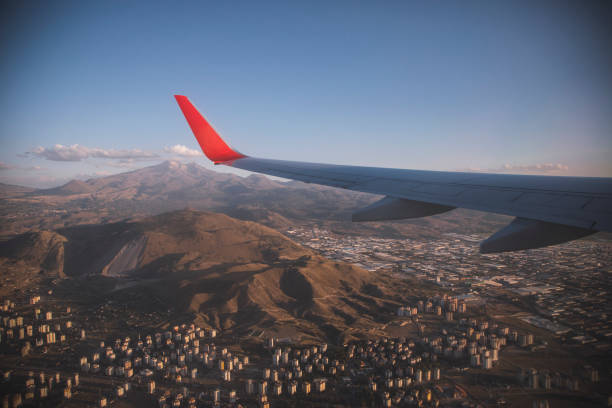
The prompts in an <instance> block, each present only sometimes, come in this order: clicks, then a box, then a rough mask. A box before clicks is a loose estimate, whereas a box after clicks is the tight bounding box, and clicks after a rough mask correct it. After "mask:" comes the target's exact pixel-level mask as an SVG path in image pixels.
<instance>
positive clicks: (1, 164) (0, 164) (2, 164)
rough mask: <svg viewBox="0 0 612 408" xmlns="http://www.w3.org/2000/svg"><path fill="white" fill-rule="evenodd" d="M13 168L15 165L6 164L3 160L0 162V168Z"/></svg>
mask: <svg viewBox="0 0 612 408" xmlns="http://www.w3.org/2000/svg"><path fill="white" fill-rule="evenodd" d="M13 168H15V166H13V165H12V164H8V163H5V162H0V170H10V169H13Z"/></svg>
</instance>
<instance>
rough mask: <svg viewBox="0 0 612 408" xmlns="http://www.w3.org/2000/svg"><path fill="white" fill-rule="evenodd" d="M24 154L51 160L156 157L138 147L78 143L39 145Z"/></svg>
mask: <svg viewBox="0 0 612 408" xmlns="http://www.w3.org/2000/svg"><path fill="white" fill-rule="evenodd" d="M26 154H28V155H32V156H36V157H40V158H43V159H47V160H52V161H81V160H84V159H87V158H89V157H94V158H101V159H142V158H156V157H158V155H157V154H155V153H152V152H146V151H144V150H140V149H130V150H114V149H110V150H106V149H99V148H90V147H86V146H81V145H78V144H74V145H70V146H64V145H61V144H56V145H55V146H53V147H42V146H39V147H37V148H36V149H34V150H33V151H31V152H26Z"/></svg>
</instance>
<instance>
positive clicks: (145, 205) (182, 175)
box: [0, 161, 510, 238]
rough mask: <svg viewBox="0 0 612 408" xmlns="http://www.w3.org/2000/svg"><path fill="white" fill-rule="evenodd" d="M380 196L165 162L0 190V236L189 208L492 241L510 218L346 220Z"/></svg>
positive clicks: (454, 215) (285, 222) (357, 230)
mask: <svg viewBox="0 0 612 408" xmlns="http://www.w3.org/2000/svg"><path fill="white" fill-rule="evenodd" d="M378 198H380V197H378V196H374V195H370V194H364V193H356V192H352V191H347V190H342V189H336V188H331V187H324V186H318V185H313V184H306V183H301V182H281V181H275V180H271V179H269V178H267V177H265V176H261V175H250V176H248V177H240V176H237V175H233V174H228V173H219V172H215V171H212V170H208V169H205V168H203V167H201V166H199V165H197V164H195V163H190V164H184V163H181V162H178V161H166V162H163V163H161V164H158V165H154V166H150V167H145V168H142V169H139V170H135V171H131V172H126V173H121V174H117V175H112V176H107V177H101V178H92V179H89V180H86V181H81V180H72V181H70V182H68V183H66V184H65V185H62V186H59V187H55V188H51V189H30V188H26V187H20V186H9V185H0V222H1V223H2V226H3V228H2V231H1V234H2V235H4V236H10V235H14V234H18V233H23V232H26V231H32V230H54V229H57V228H62V227H66V226H73V225H82V224H96V223H108V222H114V221H119V220H123V219H128V218H132V217H142V216H147V215H155V214H160V213H163V212H167V211H173V210H179V209H185V208H191V209H197V210H206V211H215V212H221V213H225V214H227V215H230V216H232V217H236V218H239V219H242V220H250V221H256V222H260V223H262V224H265V225H267V226H270V227H272V228H276V229H278V230H284V229H287V228H288V227H290V226H293V225H299V224H307V225H318V226H323V227H327V228H330V229H333V230H337V231H339V232H342V233H348V234H370V235H377V236H393V237H396V238H398V237H402V236H412V237H414V236H422V237H424V238H435V237H436V236H439V233H440V232H460V233H483V234H486V233H491V232H493V231H495V230H496V229H497V228H499V227H500V226H502V225H504V224H505V223H507V222H508V220H509V219H510V218H509V217H505V216H501V215H495V214H487V213H480V212H475V211H469V210H454V211H451V212H449V213H447V214H442V215H438V216H433V217H427V218H423V219H417V220H408V221H394V222H382V223H361V224H358V223H351V222H350V216H351V214H352V213H353V212H354V211H356V210H358V209H360V208H363V207H365V206H367V205H369V204H370V203H372V202H374V201H375V200H377V199H378Z"/></svg>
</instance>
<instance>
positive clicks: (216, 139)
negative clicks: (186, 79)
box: [174, 95, 246, 164]
mask: <svg viewBox="0 0 612 408" xmlns="http://www.w3.org/2000/svg"><path fill="white" fill-rule="evenodd" d="M174 97H175V98H176V102H177V103H178V105H179V107H180V108H181V110H182V111H183V115H185V119H187V123H189V127H191V130H192V131H193V134H194V135H195V137H196V139H197V141H198V143H199V144H200V147H201V148H202V151H203V152H204V154H205V155H206V157H208V158H209V159H210V160H211V161H213V162H215V164H217V163H222V162H226V161H231V160H236V159H242V158H244V157H246V156H245V155H243V154H241V153H238V152H237V151H235V150H232V148H231V147H229V146H228V145H227V143H225V142H224V141H223V139H221V136H219V134H218V133H217V132H216V131H215V129H213V127H212V126H210V124H209V123H208V122H207V121H206V119H204V116H202V114H201V113H200V112H198V110H197V109H196V107H195V106H193V105H192V104H191V102H190V101H189V98H187V97H186V96H182V95H174Z"/></svg>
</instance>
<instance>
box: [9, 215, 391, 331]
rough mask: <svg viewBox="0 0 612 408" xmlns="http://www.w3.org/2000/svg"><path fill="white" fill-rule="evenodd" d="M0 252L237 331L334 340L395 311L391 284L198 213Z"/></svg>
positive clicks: (37, 240)
mask: <svg viewBox="0 0 612 408" xmlns="http://www.w3.org/2000/svg"><path fill="white" fill-rule="evenodd" d="M0 255H1V256H2V258H0V262H5V263H6V262H9V263H11V264H12V265H23V267H24V268H25V267H26V266H27V267H35V266H36V267H38V268H39V269H41V270H45V271H47V272H48V273H53V276H55V277H67V278H69V280H70V279H76V280H77V281H78V282H81V283H82V284H87V282H89V281H90V280H91V281H92V282H95V281H96V279H98V278H95V277H105V279H107V280H108V279H115V280H116V282H117V284H116V285H111V287H113V286H114V287H115V289H114V290H112V291H111V292H109V293H106V294H103V296H102V297H103V299H104V300H105V301H106V300H108V299H110V298H112V299H115V300H117V301H119V302H121V303H124V302H134V301H135V300H134V299H139V298H142V299H143V300H142V301H141V302H140V304H138V305H134V306H135V307H141V308H143V309H150V308H159V309H163V310H166V309H168V310H175V311H176V313H177V316H182V317H181V318H183V319H185V318H186V319H190V320H195V321H197V322H198V323H199V324H202V325H205V326H210V327H217V328H220V329H223V330H230V331H233V332H235V333H241V334H245V333H249V332H253V331H254V330H255V331H266V332H272V333H276V334H278V335H283V336H291V337H307V338H328V339H330V340H333V341H336V340H338V338H339V337H338V336H340V335H343V336H344V335H346V334H347V333H348V331H349V328H350V329H351V330H352V331H357V332H359V331H362V332H365V331H367V330H369V329H371V328H372V327H375V326H377V325H378V324H379V323H377V322H376V321H377V319H378V317H379V316H380V314H381V313H385V311H386V313H387V314H388V312H389V310H393V308H394V307H395V305H394V304H393V302H391V303H389V299H385V297H386V296H388V295H389V293H391V291H392V290H397V287H396V286H394V282H393V281H392V280H388V279H386V280H385V282H381V280H380V278H379V277H377V275H375V274H373V273H371V272H368V271H365V270H363V269H360V268H358V267H355V266H352V265H349V264H344V263H340V262H334V261H330V260H328V259H325V258H322V257H320V256H318V255H316V254H315V253H313V252H312V251H311V250H309V249H305V248H303V247H301V246H300V245H298V244H296V243H294V242H293V241H291V240H290V239H288V238H287V237H285V236H283V235H282V234H280V233H278V232H276V231H275V230H273V229H270V228H268V227H265V226H262V225H259V224H256V223H254V222H248V221H239V220H236V219H233V218H231V217H228V216H226V215H223V214H215V213H208V212H198V211H193V210H182V211H176V212H170V213H164V214H161V215H158V216H152V217H146V218H143V219H140V220H133V221H124V222H118V223H109V224H98V225H85V226H76V227H69V228H62V229H60V230H57V231H56V232H48V231H45V232H40V233H28V234H24V235H20V236H17V237H16V238H13V239H11V240H9V241H7V242H4V243H3V244H2V246H1V248H0ZM94 278H95V279H94ZM387 278H388V277H387ZM122 282H123V283H122ZM125 282H129V284H128V285H125ZM117 285H118V286H117ZM385 285H388V290H387V289H385V287H386V286H385ZM122 287H123V288H124V289H121V288H122ZM78 292H79V291H73V292H72V294H70V295H69V296H76V297H78V296H79V295H78ZM143 293H147V294H148V295H146V296H145V297H143V296H142V295H143ZM388 297H389V298H390V296H388ZM153 299H154V300H155V302H152V300H153Z"/></svg>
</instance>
